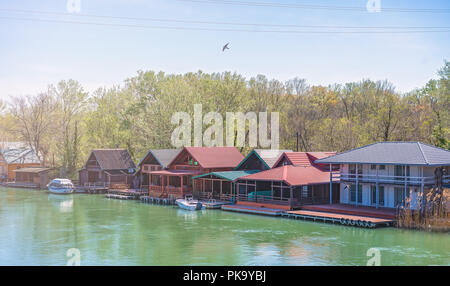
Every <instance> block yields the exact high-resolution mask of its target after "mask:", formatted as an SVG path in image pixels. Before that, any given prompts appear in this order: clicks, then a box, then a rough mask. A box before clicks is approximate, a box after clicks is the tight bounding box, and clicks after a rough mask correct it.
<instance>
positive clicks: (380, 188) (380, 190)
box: [370, 185, 384, 206]
mask: <svg viewBox="0 0 450 286" xmlns="http://www.w3.org/2000/svg"><path fill="white" fill-rule="evenodd" d="M370 192H371V196H370V203H371V204H372V205H376V204H377V186H375V185H372V186H370ZM378 205H379V206H384V186H378Z"/></svg>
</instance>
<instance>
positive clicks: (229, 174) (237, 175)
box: [192, 170, 260, 181]
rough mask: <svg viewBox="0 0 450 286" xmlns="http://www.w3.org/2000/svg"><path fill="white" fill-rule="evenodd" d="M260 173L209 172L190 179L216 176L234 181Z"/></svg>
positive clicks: (247, 171)
mask: <svg viewBox="0 0 450 286" xmlns="http://www.w3.org/2000/svg"><path fill="white" fill-rule="evenodd" d="M258 172H260V170H244V171H227V172H211V173H207V174H203V175H200V176H196V177H192V179H200V178H204V177H207V176H216V177H218V178H221V179H225V180H227V181H234V180H236V179H238V178H240V177H244V176H248V175H251V174H255V173H258Z"/></svg>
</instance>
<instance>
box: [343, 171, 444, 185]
mask: <svg viewBox="0 0 450 286" xmlns="http://www.w3.org/2000/svg"><path fill="white" fill-rule="evenodd" d="M445 177H447V176H445ZM340 179H341V181H351V182H356V180H358V181H359V182H362V183H363V182H364V183H366V182H367V183H376V182H379V183H391V184H404V183H405V182H406V183H407V184H408V185H421V184H422V183H423V184H425V185H430V184H434V183H435V182H436V179H435V177H414V176H392V175H372V174H358V175H357V174H355V173H341V176H340Z"/></svg>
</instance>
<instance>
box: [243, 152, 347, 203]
mask: <svg viewBox="0 0 450 286" xmlns="http://www.w3.org/2000/svg"><path fill="white" fill-rule="evenodd" d="M332 154H335V152H285V153H283V154H282V155H281V156H280V158H279V159H278V160H277V161H276V162H275V163H274V165H273V167H274V168H272V169H270V170H267V171H262V172H258V173H255V174H250V175H247V176H244V177H240V178H238V179H235V183H236V200H237V202H238V204H247V205H258V206H266V207H276V208H282V209H287V210H291V209H295V208H299V207H301V206H303V205H306V204H323V203H327V202H329V200H330V193H329V189H330V186H331V189H332V191H333V193H334V194H335V197H336V196H338V192H339V185H338V180H337V179H334V180H333V181H331V182H330V173H329V169H328V168H327V166H326V165H323V164H316V163H314V161H315V160H317V158H324V157H328V156H329V155H332Z"/></svg>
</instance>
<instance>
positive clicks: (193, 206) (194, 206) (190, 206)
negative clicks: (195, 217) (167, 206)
mask: <svg viewBox="0 0 450 286" xmlns="http://www.w3.org/2000/svg"><path fill="white" fill-rule="evenodd" d="M176 203H177V205H178V207H180V208H182V209H185V210H188V211H196V210H201V209H202V203H201V202H199V201H189V200H185V199H178V200H176Z"/></svg>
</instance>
